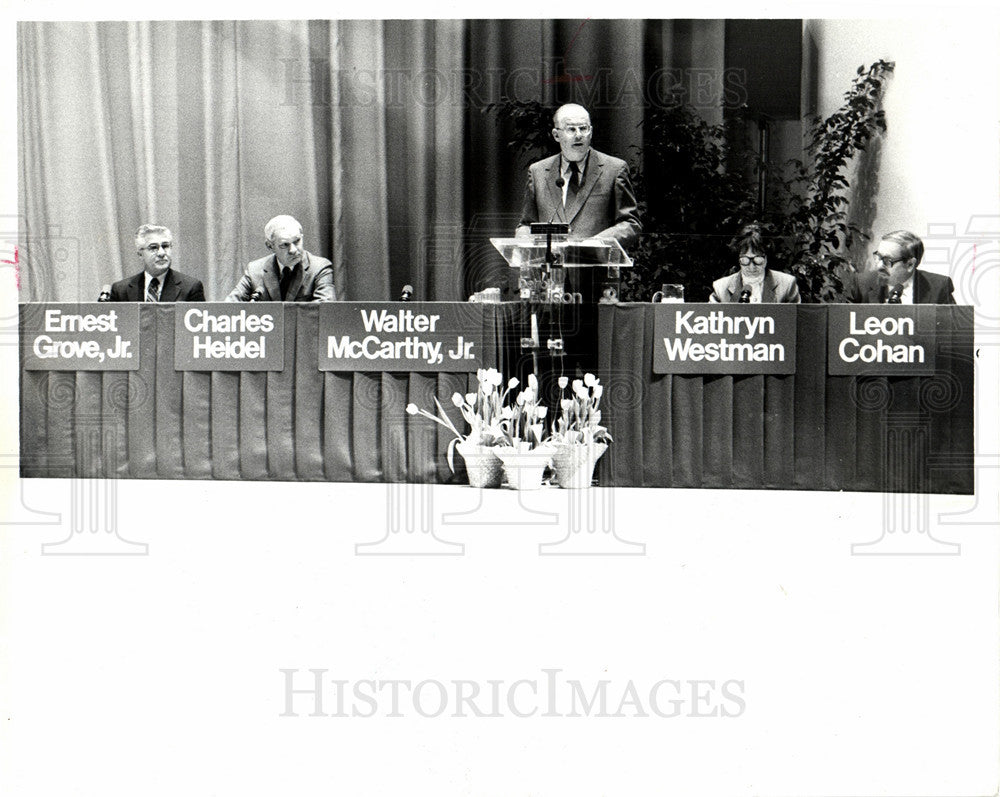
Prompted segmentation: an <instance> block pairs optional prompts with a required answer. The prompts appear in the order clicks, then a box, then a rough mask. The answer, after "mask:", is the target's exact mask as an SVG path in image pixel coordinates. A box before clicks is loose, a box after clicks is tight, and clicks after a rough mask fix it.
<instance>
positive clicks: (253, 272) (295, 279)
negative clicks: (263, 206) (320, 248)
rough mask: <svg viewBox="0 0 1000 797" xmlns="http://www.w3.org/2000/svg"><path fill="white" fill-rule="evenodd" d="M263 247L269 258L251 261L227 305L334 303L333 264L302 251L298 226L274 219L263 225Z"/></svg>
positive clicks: (286, 219)
mask: <svg viewBox="0 0 1000 797" xmlns="http://www.w3.org/2000/svg"><path fill="white" fill-rule="evenodd" d="M264 245H265V246H266V247H267V248H268V249H270V250H271V252H272V253H273V254H270V255H268V256H267V257H262V258H260V259H259V260H254V261H253V262H251V263H250V264H248V265H247V267H246V271H244V272H243V276H242V277H241V278H240V281H239V283H237V285H236V287H235V288H233V291H232V293H230V294H229V295H228V296H227V297H226V301H227V302H249V301H258V302H335V301H336V300H337V291H336V289H335V288H334V287H333V264H332V263H331V262H330V261H329V260H326V259H324V258H322V257H318V256H317V255H314V254H310V253H309V252H307V251H306V250H305V249H303V248H302V225H301V224H299V223H298V221H296V220H295V219H294V218H292V217H291V216H275V217H274V218H273V219H271V220H270V221H269V222H268V223H267V224H265V225H264Z"/></svg>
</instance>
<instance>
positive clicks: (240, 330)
mask: <svg viewBox="0 0 1000 797" xmlns="http://www.w3.org/2000/svg"><path fill="white" fill-rule="evenodd" d="M284 367H285V307H284V305H283V304H282V303H281V302H241V303H239V304H234V303H231V302H205V303H201V302H199V303H197V304H178V305H176V306H175V307H174V369H175V370H177V371H280V370H281V369H282V368H284Z"/></svg>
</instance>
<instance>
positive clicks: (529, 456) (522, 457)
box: [496, 445, 553, 490]
mask: <svg viewBox="0 0 1000 797" xmlns="http://www.w3.org/2000/svg"><path fill="white" fill-rule="evenodd" d="M496 451H497V456H498V457H499V458H500V461H501V462H503V469H504V472H505V473H506V474H507V481H508V483H509V484H510V486H511V487H513V488H514V489H515V490H537V489H538V488H539V487H541V486H542V476H543V474H544V473H545V469H546V468H547V467H548V466H549V464H550V463H551V461H552V453H553V451H552V448H551V447H550V446H547V445H541V446H538V447H537V448H533V449H529V448H527V446H524V447H518V448H515V447H514V446H499V447H498V448H497V450H496Z"/></svg>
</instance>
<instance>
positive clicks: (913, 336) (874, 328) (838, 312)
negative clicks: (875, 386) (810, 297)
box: [827, 304, 937, 376]
mask: <svg viewBox="0 0 1000 797" xmlns="http://www.w3.org/2000/svg"><path fill="white" fill-rule="evenodd" d="M827 319H828V321H827V323H828V329H827V361H828V363H829V373H830V375H831V376H849V375H852V374H859V375H866V376H916V375H917V374H932V373H934V348H935V340H936V337H937V335H936V328H937V308H936V307H934V305H914V304H894V305H893V304H856V305H832V306H831V307H830V310H829V315H828V316H827Z"/></svg>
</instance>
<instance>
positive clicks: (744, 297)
mask: <svg viewBox="0 0 1000 797" xmlns="http://www.w3.org/2000/svg"><path fill="white" fill-rule="evenodd" d="M751 293H752V291H751V290H750V289H749V288H744V289H743V290H741V291H740V298H739V304H750V294H751Z"/></svg>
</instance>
